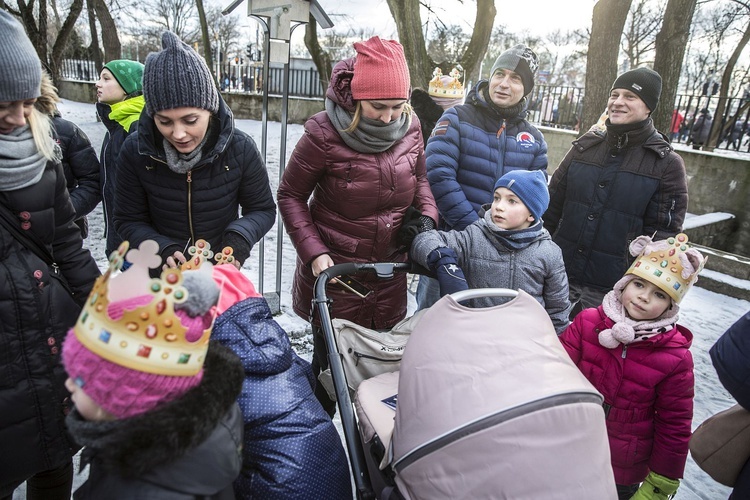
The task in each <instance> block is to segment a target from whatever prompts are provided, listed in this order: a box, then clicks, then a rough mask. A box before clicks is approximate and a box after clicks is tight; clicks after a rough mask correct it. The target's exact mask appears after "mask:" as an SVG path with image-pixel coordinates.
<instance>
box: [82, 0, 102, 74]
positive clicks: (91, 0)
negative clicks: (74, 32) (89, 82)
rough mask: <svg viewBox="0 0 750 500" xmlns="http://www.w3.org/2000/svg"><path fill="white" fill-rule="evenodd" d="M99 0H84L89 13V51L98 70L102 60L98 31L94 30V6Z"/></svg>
mask: <svg viewBox="0 0 750 500" xmlns="http://www.w3.org/2000/svg"><path fill="white" fill-rule="evenodd" d="M98 1H100V0H86V10H87V11H88V14H89V29H90V30H91V45H90V46H89V51H90V52H91V56H90V57H92V58H93V59H94V65H95V66H96V70H97V71H100V70H101V68H102V66H104V63H103V62H102V53H101V51H100V50H99V33H98V32H97V30H96V7H95V4H96V2H98Z"/></svg>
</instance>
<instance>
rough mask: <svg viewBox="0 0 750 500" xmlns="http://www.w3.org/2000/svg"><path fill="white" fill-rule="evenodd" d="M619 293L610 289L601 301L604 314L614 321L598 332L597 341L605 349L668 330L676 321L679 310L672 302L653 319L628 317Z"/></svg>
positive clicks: (641, 339)
mask: <svg viewBox="0 0 750 500" xmlns="http://www.w3.org/2000/svg"><path fill="white" fill-rule="evenodd" d="M621 293H622V292H621V291H619V292H618V291H617V290H612V291H611V292H609V293H608V294H607V295H605V296H604V300H603V301H602V309H603V310H604V314H606V315H607V317H608V318H609V319H611V320H612V321H614V323H615V324H614V325H612V328H607V329H605V330H602V331H601V332H599V343H600V344H601V345H603V346H604V347H606V348H607V349H614V348H616V347H617V346H618V345H620V344H621V343H622V344H625V345H628V344H631V343H633V342H640V341H643V340H646V339H649V338H651V337H653V336H655V335H659V334H661V333H665V332H668V331H670V330H672V328H674V326H675V323H677V317H678V314H679V312H680V306H678V305H677V304H672V307H670V308H669V309H667V311H666V312H665V313H664V314H662V315H661V316H660V317H658V318H656V319H653V320H644V321H637V320H634V319H631V318H629V317H628V315H627V313H626V312H625V306H623V305H622V302H621V300H620V295H621Z"/></svg>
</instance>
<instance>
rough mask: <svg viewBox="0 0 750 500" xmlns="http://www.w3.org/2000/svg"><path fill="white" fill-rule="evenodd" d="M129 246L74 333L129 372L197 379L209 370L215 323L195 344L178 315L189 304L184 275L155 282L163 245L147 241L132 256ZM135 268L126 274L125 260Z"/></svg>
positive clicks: (168, 274)
mask: <svg viewBox="0 0 750 500" xmlns="http://www.w3.org/2000/svg"><path fill="white" fill-rule="evenodd" d="M128 247H129V244H128V242H127V241H125V242H123V243H122V244H121V245H120V247H119V248H118V249H117V250H116V251H115V252H112V255H111V256H110V257H109V268H108V269H107V271H106V272H105V273H104V274H103V275H102V276H100V277H99V278H98V279H97V280H96V282H95V284H94V287H93V289H92V290H91V293H90V294H89V297H88V299H87V301H86V304H85V305H84V307H83V310H82V311H81V314H80V316H79V317H78V321H77V322H76V324H75V327H74V331H75V335H76V337H77V338H78V340H79V341H80V342H81V344H83V345H84V346H85V347H86V348H87V349H89V350H90V351H91V352H93V353H95V354H97V355H99V356H101V357H102V358H104V359H106V360H107V361H110V362H112V363H115V364H117V365H120V366H124V367H126V368H130V369H133V370H138V371H141V372H146V373H153V374H157V375H172V376H184V377H189V376H194V375H196V374H197V373H198V372H199V371H200V369H201V368H202V367H203V362H204V360H205V357H206V352H207V351H208V343H209V337H210V336H211V330H212V328H213V323H212V324H211V326H210V327H209V328H207V329H206V330H204V331H203V333H202V335H201V336H200V338H198V339H196V340H194V341H192V342H191V341H189V340H188V339H187V338H186V335H185V333H186V331H187V328H186V327H184V326H183V325H182V323H181V322H180V319H179V317H178V316H177V315H175V312H174V305H175V304H180V303H182V302H185V300H186V299H187V297H188V290H187V289H185V287H183V286H182V281H183V279H182V271H181V270H179V269H173V268H170V269H166V270H164V271H162V273H161V277H160V278H151V277H150V275H149V269H152V268H158V267H159V266H160V265H161V257H160V256H159V254H158V251H159V245H158V244H157V243H156V242H154V241H151V240H147V241H144V242H143V243H141V244H140V246H139V247H138V249H131V250H130V251H128ZM125 259H127V261H128V262H130V263H131V265H130V267H128V268H127V269H126V270H125V271H122V272H120V270H121V269H122V267H123V262H124V260H125Z"/></svg>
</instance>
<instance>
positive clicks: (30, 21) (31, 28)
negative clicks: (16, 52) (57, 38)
mask: <svg viewBox="0 0 750 500" xmlns="http://www.w3.org/2000/svg"><path fill="white" fill-rule="evenodd" d="M16 3H17V4H18V12H14V14H18V16H19V17H20V18H21V22H22V23H23V27H24V28H26V34H27V35H28V36H29V40H31V44H32V45H33V46H34V48H35V49H36V53H37V55H38V56H39V60H40V61H42V65H43V66H44V67H47V1H46V0H39V24H38V25H37V18H36V15H35V13H34V9H35V8H34V1H33V0H32V1H31V2H30V3H28V4H27V3H26V2H24V0H18V1H17V2H16ZM5 8H7V7H5ZM8 10H10V9H8ZM11 12H12V11H11Z"/></svg>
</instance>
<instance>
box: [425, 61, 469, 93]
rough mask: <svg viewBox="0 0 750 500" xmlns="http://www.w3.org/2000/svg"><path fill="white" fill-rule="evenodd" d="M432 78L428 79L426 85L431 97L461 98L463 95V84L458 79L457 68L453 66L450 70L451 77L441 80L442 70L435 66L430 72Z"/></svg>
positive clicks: (458, 72)
mask: <svg viewBox="0 0 750 500" xmlns="http://www.w3.org/2000/svg"><path fill="white" fill-rule="evenodd" d="M432 74H433V75H434V78H433V79H432V80H430V84H429V86H428V87H427V93H428V94H430V95H431V96H432V97H445V98H448V99H461V98H463V96H464V86H463V84H462V83H461V81H460V80H459V77H460V76H461V72H460V71H459V70H458V68H453V69H452V70H451V72H450V75H449V76H450V77H451V78H452V79H451V81H449V82H445V83H444V82H443V70H441V69H440V68H435V70H434V71H433V72H432Z"/></svg>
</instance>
